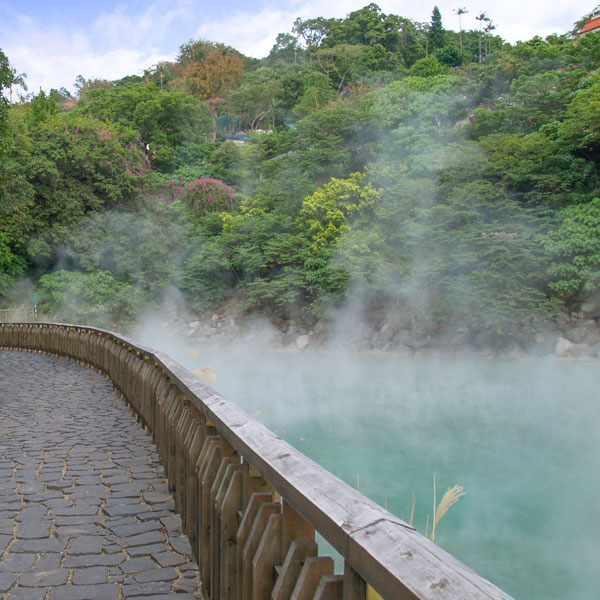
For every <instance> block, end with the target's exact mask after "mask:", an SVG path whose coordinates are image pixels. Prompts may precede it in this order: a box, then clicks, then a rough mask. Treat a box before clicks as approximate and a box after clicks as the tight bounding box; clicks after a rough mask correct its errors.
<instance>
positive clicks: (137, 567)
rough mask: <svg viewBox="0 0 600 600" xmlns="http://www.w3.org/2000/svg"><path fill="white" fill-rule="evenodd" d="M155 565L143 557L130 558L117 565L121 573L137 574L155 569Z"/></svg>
mask: <svg viewBox="0 0 600 600" xmlns="http://www.w3.org/2000/svg"><path fill="white" fill-rule="evenodd" d="M156 567H157V564H156V563H155V562H154V561H153V560H150V559H149V558H147V557H145V556H143V557H138V558H130V559H129V560H126V561H125V562H122V563H121V564H120V565H119V568H120V569H121V571H123V573H127V574H130V573H138V572H139V571H147V570H149V569H156Z"/></svg>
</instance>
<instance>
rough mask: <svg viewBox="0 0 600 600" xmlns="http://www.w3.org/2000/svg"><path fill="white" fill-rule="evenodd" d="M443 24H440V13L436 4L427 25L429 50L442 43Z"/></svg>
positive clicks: (439, 46) (438, 46)
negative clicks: (429, 22)
mask: <svg viewBox="0 0 600 600" xmlns="http://www.w3.org/2000/svg"><path fill="white" fill-rule="evenodd" d="M444 33H445V31H444V26H443V25H442V15H441V14H440V9H439V8H438V7H437V6H434V7H433V12H432V13H431V25H430V26H429V33H428V38H429V47H430V48H431V50H436V49H437V48H441V47H442V46H443V45H444Z"/></svg>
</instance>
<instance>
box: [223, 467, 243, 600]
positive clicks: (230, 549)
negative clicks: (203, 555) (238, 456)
mask: <svg viewBox="0 0 600 600" xmlns="http://www.w3.org/2000/svg"><path fill="white" fill-rule="evenodd" d="M242 484H243V475H242V471H241V468H238V469H237V470H236V471H235V472H234V473H233V475H232V477H231V480H230V481H229V485H228V487H227V491H226V492H225V494H224V496H223V500H222V502H221V506H220V512H221V535H220V537H221V573H220V576H221V585H220V589H221V600H236V599H237V573H236V569H237V531H238V511H239V510H240V509H241V507H242Z"/></svg>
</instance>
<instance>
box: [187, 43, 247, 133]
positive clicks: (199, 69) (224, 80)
mask: <svg viewBox="0 0 600 600" xmlns="http://www.w3.org/2000/svg"><path fill="white" fill-rule="evenodd" d="M177 60H178V61H179V62H180V63H181V65H182V67H183V77H184V79H185V81H186V84H187V86H188V88H189V90H190V91H191V92H192V94H194V96H196V97H198V98H200V100H203V101H204V102H205V103H206V105H207V106H208V108H209V110H210V114H211V117H212V119H213V123H214V134H213V137H215V138H216V129H217V108H218V106H219V104H223V103H224V102H225V99H226V96H227V94H228V92H229V91H230V90H232V89H235V88H237V87H238V86H239V84H240V82H241V80H242V78H243V76H244V60H243V57H242V55H241V54H240V53H239V52H238V51H237V50H235V49H234V48H232V47H231V46H226V45H225V44H222V43H220V42H209V41H207V40H196V41H193V40H190V41H189V42H188V43H187V44H183V46H181V47H180V49H179V56H178V58H177Z"/></svg>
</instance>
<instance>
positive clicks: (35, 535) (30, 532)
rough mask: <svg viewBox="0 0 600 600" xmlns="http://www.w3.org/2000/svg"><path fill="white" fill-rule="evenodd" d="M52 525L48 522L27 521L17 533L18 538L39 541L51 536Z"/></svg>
mask: <svg viewBox="0 0 600 600" xmlns="http://www.w3.org/2000/svg"><path fill="white" fill-rule="evenodd" d="M51 527H52V523H50V522H48V521H26V522H25V523H21V525H20V526H19V530H18V531H17V538H19V539H21V540H32V539H33V540H39V539H42V538H47V537H48V536H49V535H50V528H51Z"/></svg>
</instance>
